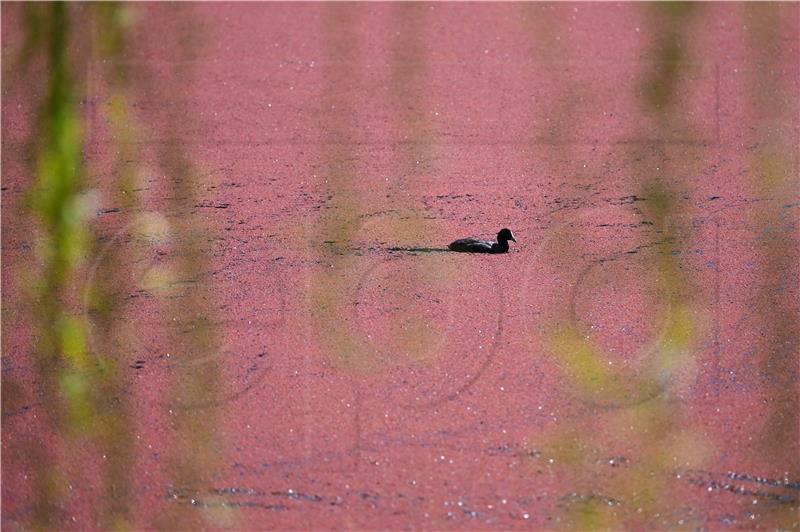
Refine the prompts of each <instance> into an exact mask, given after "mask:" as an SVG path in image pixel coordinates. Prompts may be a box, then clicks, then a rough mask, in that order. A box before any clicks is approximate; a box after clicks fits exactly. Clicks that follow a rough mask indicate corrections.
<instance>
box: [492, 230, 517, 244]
mask: <svg viewBox="0 0 800 532" xmlns="http://www.w3.org/2000/svg"><path fill="white" fill-rule="evenodd" d="M509 240H513V241H514V242H516V241H517V239H516V238H514V233H512V232H511V229H506V228H503V229H500V232H499V233H497V241H498V242H503V241H505V242H508V241H509Z"/></svg>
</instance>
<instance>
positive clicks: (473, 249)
mask: <svg viewBox="0 0 800 532" xmlns="http://www.w3.org/2000/svg"><path fill="white" fill-rule="evenodd" d="M509 240H513V241H514V242H516V241H517V239H516V238H514V234H513V233H512V232H511V230H510V229H501V230H500V232H499V233H497V242H490V241H488V240H481V239H479V238H461V239H459V240H456V241H455V242H453V243H451V244H450V245H449V246H447V247H448V248H450V251H460V252H463V253H508V241H509Z"/></svg>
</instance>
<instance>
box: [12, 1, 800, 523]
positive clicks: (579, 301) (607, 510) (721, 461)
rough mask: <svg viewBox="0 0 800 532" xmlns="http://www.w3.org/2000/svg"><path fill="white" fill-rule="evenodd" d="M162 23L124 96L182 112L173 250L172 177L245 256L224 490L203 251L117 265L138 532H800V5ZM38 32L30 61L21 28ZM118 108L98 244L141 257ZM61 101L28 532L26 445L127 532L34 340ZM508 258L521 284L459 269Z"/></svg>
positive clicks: (233, 297)
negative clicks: (208, 368)
mask: <svg viewBox="0 0 800 532" xmlns="http://www.w3.org/2000/svg"><path fill="white" fill-rule="evenodd" d="M135 11H136V13H137V22H136V24H137V25H136V28H138V30H137V33H136V35H135V37H133V43H134V44H135V46H132V47H131V48H130V49H129V50H128V51H127V52H126V53H125V55H123V56H122V57H121V58H119V59H117V60H119V61H121V62H123V63H124V64H126V65H128V66H130V67H131V68H132V69H134V68H135V69H138V70H137V71H138V72H144V73H146V76H147V83H146V85H147V86H148V88H147V89H146V90H142V91H141V93H136V94H135V96H134V97H133V98H132V101H131V104H132V116H134V117H135V119H136V120H137V124H139V125H140V126H141V127H140V139H139V140H138V141H137V146H138V148H139V150H138V152H137V155H136V157H135V159H133V160H131V161H128V163H129V164H133V165H136V166H137V168H138V169H139V170H137V179H139V181H140V188H141V195H142V198H143V200H142V204H141V206H140V211H138V212H137V215H138V214H146V215H152V216H155V218H152V217H151V218H148V219H159V218H158V217H157V215H159V213H167V214H168V213H169V209H170V208H171V207H170V205H171V203H170V201H171V196H170V192H169V191H168V190H167V189H166V188H165V185H164V183H165V180H166V178H167V177H168V176H166V175H165V174H164V173H163V172H162V171H161V170H159V169H158V168H159V167H158V165H157V163H156V159H157V158H158V153H159V150H161V149H163V148H164V147H165V146H167V148H168V149H169V147H174V149H175V150H180V151H182V152H185V153H186V154H187V156H188V157H189V158H190V159H191V161H193V164H194V165H195V167H196V169H197V174H198V177H197V180H196V182H195V184H194V186H195V187H196V190H195V192H196V195H197V197H198V198H199V199H198V200H197V202H196V203H195V204H194V208H193V209H192V213H191V215H192V216H194V217H195V218H194V219H195V220H196V221H197V222H196V223H197V224H198V226H200V225H202V227H204V228H207V229H205V230H206V231H207V233H205V234H206V238H205V242H206V244H207V245H208V250H209V260H208V265H207V268H206V269H205V270H204V271H202V272H200V273H199V275H198V276H197V277H195V278H193V279H189V280H186V283H188V286H190V287H191V286H192V285H193V284H197V285H203V286H204V287H206V289H207V292H204V294H206V295H205V296H204V299H203V304H205V305H207V307H208V308H209V309H210V310H211V315H212V316H213V320H214V327H215V331H216V333H217V334H218V337H217V339H216V348H215V350H214V353H215V355H214V356H216V357H218V359H217V364H216V366H215V367H216V368H217V369H218V371H219V374H218V377H219V383H220V384H219V386H220V390H219V393H218V394H217V395H216V396H215V399H214V401H210V402H208V403H203V402H201V403H198V404H197V405H195V407H193V408H195V411H194V413H193V415H195V416H198V417H199V418H202V417H203V416H215V417H214V419H216V421H215V433H216V436H217V437H218V438H219V441H220V442H221V443H220V444H219V445H220V447H219V450H218V452H217V453H216V454H215V456H214V459H213V460H210V461H209V466H208V469H207V470H203V471H200V474H199V476H196V477H193V478H200V479H201V480H199V481H192V482H188V481H187V482H184V481H183V480H181V479H183V478H184V477H181V476H176V475H175V474H174V472H173V470H172V469H171V468H170V467H171V463H170V459H169V456H171V455H170V449H173V448H174V446H175V445H176V441H177V440H179V439H180V438H182V437H185V433H181V432H180V430H179V428H178V427H176V425H175V423H174V422H173V421H171V419H170V417H171V416H172V415H173V411H172V410H171V409H170V402H169V401H170V399H169V397H170V392H169V390H171V389H173V388H174V387H176V381H177V380H180V379H181V378H185V375H186V373H182V372H181V371H180V368H179V367H178V366H179V365H178V364H177V363H175V362H174V361H173V357H174V356H176V354H175V353H174V352H171V345H172V343H171V342H172V341H173V340H172V339H171V336H170V334H169V333H168V332H167V331H166V330H165V323H167V324H168V323H169V320H170V319H172V317H173V316H172V315H171V314H170V312H171V311H170V310H169V309H175V308H180V305H181V297H182V294H183V292H182V291H181V290H183V289H180V290H177V291H174V292H168V293H166V295H164V294H165V293H164V292H159V291H158V290H157V289H156V288H154V286H156V287H157V286H158V283H157V282H156V281H152V279H154V278H157V276H158V274H159V272H161V271H162V270H161V269H160V266H161V265H163V264H168V263H169V260H170V258H171V253H173V251H171V250H172V249H173V248H171V247H170V245H171V244H170V242H169V241H159V240H158V239H156V240H155V241H154V240H152V239H150V240H147V239H137V238H116V239H110V241H111V242H112V243H113V245H115V246H123V247H124V246H129V247H131V248H133V249H135V250H136V253H138V254H139V255H138V256H140V257H143V259H142V260H141V261H140V262H138V263H136V264H132V265H128V267H130V268H132V269H134V270H135V271H136V272H137V275H138V278H140V279H142V280H143V281H142V283H141V285H137V286H131V287H129V289H128V288H125V290H124V292H125V293H126V294H128V295H129V296H130V297H128V298H127V299H126V301H127V302H126V305H125V310H124V320H125V321H126V322H127V323H128V324H129V325H130V326H131V327H133V329H134V330H135V331H136V334H135V336H134V338H135V341H132V342H131V343H130V345H129V346H128V348H126V350H125V353H126V356H127V357H128V358H127V359H126V360H125V361H124V364H123V365H122V367H123V368H124V371H125V375H126V382H127V386H126V390H125V396H126V397H127V398H128V400H129V401H130V404H131V405H132V409H133V416H132V419H133V422H134V426H135V430H134V434H135V459H134V462H133V468H132V477H133V486H134V488H133V490H132V491H131V492H130V495H129V500H128V504H129V505H130V507H131V508H132V511H131V515H132V517H131V520H132V522H133V525H134V526H135V527H136V528H151V527H153V526H157V524H158V523H160V521H159V519H161V516H162V515H164V514H166V513H170V512H172V513H179V514H182V515H184V516H185V518H186V519H189V521H184V522H185V523H191V526H199V525H201V524H202V525H203V526H205V527H213V528H223V527H233V528H237V529H257V528H271V529H344V528H355V529H375V528H382V529H383V528H428V529H444V528H446V529H449V528H467V529H485V528H493V529H515V528H534V529H551V528H571V529H574V528H579V529H584V528H596V527H603V528H634V529H650V528H701V527H702V528H708V529H724V528H736V529H738V528H787V529H791V528H796V527H798V526H800V522H799V521H798V508H799V507H800V461H798V456H800V438H798V435H800V426H799V424H800V421H799V420H798V403H799V402H800V401H799V400H798V392H799V391H800V390H798V386H799V385H798V354H799V350H798V345H799V344H800V342H799V340H798V333H797V331H798V323H797V322H798V312H799V310H800V309H798V301H800V298H799V297H798V273H800V272H798V261H797V258H798V257H797V249H798V236H799V234H798V227H797V219H798V206H799V205H800V199H799V198H798V190H799V189H798V186H797V185H798V153H797V144H798V131H800V129H799V127H800V124H799V123H798V112H797V111H798V101H797V96H796V95H797V94H798V90H800V86H798V85H800V81H798V80H800V72H798V68H799V67H798V65H800V61H798V59H800V44H799V41H800V37H799V32H800V27H799V26H798V24H800V23H799V22H798V21H799V20H800V14H799V13H798V6H797V5H796V4H783V5H775V6H769V9H767V8H764V9H760V8H757V7H755V6H746V5H741V4H698V5H696V6H695V8H694V11H692V12H690V13H689V14H688V15H675V14H674V13H672V12H670V11H669V10H668V9H666V10H659V9H658V8H656V7H654V6H650V5H647V4H622V5H619V4H595V5H593V4H583V3H581V4H571V3H563V4H469V5H467V4H423V3H419V4H384V3H368V4H359V5H352V4H331V5H325V4H282V3H278V4H227V3H218V4H217V3H210V4H192V5H180V6H177V5H160V4H140V5H137V6H136V10H135ZM3 15H4V17H3V19H4V20H3V32H4V37H3V56H4V59H5V58H6V56H7V54H9V55H10V54H12V53H13V52H14V51H15V50H17V49H18V47H19V46H20V42H21V41H20V40H21V36H20V34H19V32H18V30H15V29H14V28H13V27H14V25H15V23H16V21H17V20H18V18H19V17H20V13H19V11H18V10H15V9H13V8H11V7H8V6H6V5H4V7H3ZM676 50H678V51H677V52H676ZM89 64H90V65H91V61H90V62H89ZM13 75H14V74H7V75H5V76H4V78H6V79H8V78H9V77H13ZM27 75H28V76H31V75H33V76H35V75H36V74H35V71H34V73H33V74H30V73H29V74H27ZM82 75H83V74H81V76H82ZM142 75H145V74H142ZM85 76H86V77H85V81H86V83H85V90H86V92H87V97H86V101H85V102H84V103H85V111H84V112H85V113H86V117H87V118H86V119H87V143H86V147H85V152H86V157H87V160H88V161H89V162H90V165H91V167H92V168H95V169H99V170H97V171H96V172H95V173H93V174H92V176H91V178H90V185H91V186H92V187H94V188H95V189H96V190H98V191H100V193H101V200H100V201H101V205H100V206H99V207H98V214H97V217H96V219H94V220H92V222H91V223H92V224H94V226H96V227H97V228H98V231H99V233H101V234H107V235H119V234H123V235H127V234H128V233H129V232H132V231H131V230H129V229H126V227H125V225H124V224H121V223H120V222H119V218H118V217H119V216H120V215H121V214H124V213H119V212H116V211H114V209H115V207H117V206H116V205H115V204H114V203H113V200H111V199H109V198H111V197H112V196H111V195H110V194H107V191H108V190H109V189H110V188H111V185H110V184H109V183H110V182H111V177H113V175H114V172H115V170H114V169H113V165H112V163H111V161H112V160H113V157H114V156H115V155H114V153H113V152H112V151H111V150H110V149H109V148H108V145H109V144H108V135H109V133H108V131H107V129H106V125H104V122H103V120H104V115H103V114H102V112H100V110H99V103H97V102H100V101H101V98H102V97H103V95H104V91H105V90H106V88H105V86H104V84H103V80H102V79H100V77H99V75H98V74H97V71H96V70H93V69H91V68H90V69H88V71H87V72H86V73H85ZM22 79H26V78H22ZM81 79H84V78H81ZM142 85H145V84H142ZM32 98H33V97H32V96H31V94H30V91H28V90H27V89H26V85H25V84H24V83H17V84H14V83H11V82H10V81H8V82H7V81H5V80H4V83H3V152H4V155H3V196H2V202H3V215H2V216H3V218H2V232H3V233H2V236H3V248H2V251H3V308H4V313H3V379H4V384H5V383H6V379H10V378H13V379H14V380H15V381H16V382H18V383H20V388H19V391H18V393H19V394H20V396H19V397H21V398H22V399H21V400H20V401H21V402H19V404H20V405H21V406H19V407H15V408H14V409H10V408H7V404H9V403H8V401H7V400H6V396H5V394H4V406H3V421H2V428H3V436H2V445H3V472H2V501H3V510H2V522H3V526H4V527H9V528H15V527H18V526H24V525H25V523H27V522H29V519H30V518H31V515H32V514H33V513H35V511H36V509H35V507H34V505H33V502H32V501H33V500H34V494H35V492H36V489H37V487H36V486H35V485H34V483H33V478H34V475H33V473H32V465H31V462H30V457H29V454H26V452H25V451H24V445H23V443H21V442H25V441H30V440H37V441H41V442H43V445H44V447H43V448H45V449H47V452H50V453H52V454H53V455H54V456H56V457H58V459H57V461H58V462H59V463H63V464H65V465H64V466H63V467H64V470H63V471H62V472H61V475H62V478H63V479H70V480H69V487H68V488H67V490H66V491H67V496H65V497H64V498H63V503H62V504H61V506H60V507H59V511H58V513H57V516H58V523H59V527H61V528H78V529H87V528H99V527H100V525H99V522H98V520H97V501H99V500H102V498H103V497H104V489H105V488H104V486H103V485H102V483H101V482H100V481H99V480H98V479H99V478H101V474H100V472H101V470H102V468H103V467H104V465H103V464H104V461H106V460H113V459H114V457H113V456H111V457H108V456H105V455H100V454H101V453H97V452H95V451H96V450H95V449H94V448H93V447H91V446H86V447H84V448H82V449H81V450H80V452H78V453H77V455H70V456H63V455H64V453H65V451H64V449H66V448H68V444H67V443H65V442H64V441H63V438H62V437H61V436H59V434H58V433H57V431H56V430H55V429H54V428H53V427H52V426H50V425H49V424H48V422H47V416H46V409H47V405H46V404H43V403H42V401H41V400H40V399H38V395H37V386H39V383H38V380H37V376H36V375H37V374H36V372H35V366H34V363H33V362H32V360H31V358H30V355H29V352H30V346H31V345H32V342H33V339H34V337H35V331H33V330H32V327H31V325H30V323H29V322H26V321H25V320H23V319H22V318H21V316H23V315H24V312H23V310H24V305H23V304H22V300H23V297H22V294H23V291H22V288H20V285H21V283H22V282H23V279H24V276H23V275H22V274H21V269H22V265H24V264H25V262H26V261H29V260H32V258H33V256H34V255H33V253H34V249H35V248H34V242H33V240H32V238H33V237H32V233H31V232H29V231H27V230H25V229H24V227H23V226H22V225H21V224H17V223H15V220H16V219H15V214H14V213H15V212H17V211H15V209H20V208H21V206H22V204H23V203H22V202H23V199H24V191H25V190H26V188H27V187H28V186H29V184H30V177H29V176H28V175H27V174H26V172H25V167H24V165H22V164H20V163H18V162H17V161H16V159H14V158H13V157H12V156H11V155H10V154H11V153H14V151H15V150H17V149H18V148H19V147H20V146H22V143H23V142H24V140H25V138H26V135H27V134H28V132H29V131H30V129H31V127H32V126H31V123H32V122H33V121H34V120H35V114H34V113H33V110H32V108H31V104H30V101H32ZM95 104H96V106H95ZM180 109H182V110H188V113H185V112H182V111H179V110H180ZM166 132H169V134H167V133H166ZM109 176H111V177H109ZM115 217H117V218H115ZM502 227H509V228H511V229H512V230H513V231H514V234H515V235H516V237H517V240H518V242H517V243H516V244H514V243H513V242H512V243H511V251H510V253H508V254H507V255H487V256H482V255H470V254H458V253H450V252H445V251H444V250H445V249H446V247H447V244H448V243H449V242H450V241H452V240H454V239H456V238H461V237H464V236H470V235H477V236H482V237H484V238H492V237H493V236H494V235H495V234H496V233H497V231H498V230H499V229H500V228H502ZM172 238H174V239H178V240H180V239H181V238H182V235H181V234H177V235H175V236H174V237H172ZM109 245H112V244H109ZM148 283H149V284H148ZM153 283H155V284H153ZM190 289H191V288H187V290H190ZM162 298H165V299H169V300H170V301H172V302H173V304H174V305H177V307H175V306H163V305H160V303H159V301H160V300H161V299H162ZM165 309H166V310H165ZM120 319H122V318H120ZM15 390H16V388H15ZM181 443H186V442H181ZM189 443H192V442H189ZM195 443H196V442H195ZM188 448H190V449H191V448H192V447H191V445H189V447H188ZM200 467H201V469H202V464H201V465H200ZM66 482H67V481H66V480H65V483H66ZM186 516H188V517H186Z"/></svg>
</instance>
